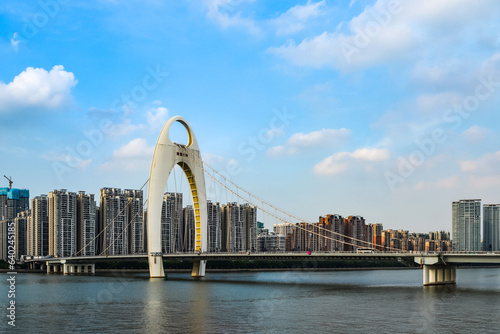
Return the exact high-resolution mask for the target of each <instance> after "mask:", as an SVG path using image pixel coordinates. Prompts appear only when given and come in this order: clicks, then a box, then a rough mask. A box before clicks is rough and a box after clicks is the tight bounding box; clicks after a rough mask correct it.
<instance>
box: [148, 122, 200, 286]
mask: <svg viewBox="0 0 500 334" xmlns="http://www.w3.org/2000/svg"><path fill="white" fill-rule="evenodd" d="M174 122H179V123H181V124H182V125H183V126H184V127H185V128H186V131H187V133H188V138H189V139H188V144H187V145H186V146H184V145H182V144H177V143H172V142H171V141H170V137H169V131H170V127H171V126H172V124H173V123H174ZM195 159H199V161H201V155H200V149H199V147H198V142H197V141H196V137H195V136H194V133H193V130H192V129H191V126H190V125H189V123H188V122H187V121H186V120H185V119H184V118H182V117H181V116H174V117H172V118H170V119H169V120H168V121H167V122H166V123H165V125H164V126H163V129H162V130H161V132H160V136H159V137H158V141H157V142H156V147H155V151H154V154H153V161H152V162H151V172H150V174H149V186H148V213H147V229H148V231H147V237H148V259H149V275H150V277H165V271H164V269H163V258H162V245H161V210H162V203H163V196H164V192H165V187H166V186H167V181H168V177H169V175H170V172H171V171H172V169H173V168H174V167H175V166H176V165H179V166H180V167H181V168H182V170H183V171H184V174H185V175H186V177H187V179H188V183H189V187H190V190H191V195H192V197H193V209H194V219H195V245H196V251H197V252H206V249H207V196H206V189H205V174H204V171H203V168H202V167H201V166H200V165H199V164H196V163H193V164H192V163H191V162H192V161H193V162H194V161H195ZM205 265H206V261H198V262H195V263H194V265H193V271H192V273H191V276H193V277H202V276H205Z"/></svg>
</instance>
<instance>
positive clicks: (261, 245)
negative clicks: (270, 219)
mask: <svg viewBox="0 0 500 334" xmlns="http://www.w3.org/2000/svg"><path fill="white" fill-rule="evenodd" d="M257 251H259V252H283V251H285V236H284V235H281V234H278V233H275V232H269V233H260V234H259V235H258V236H257Z"/></svg>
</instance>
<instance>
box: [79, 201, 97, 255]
mask: <svg viewBox="0 0 500 334" xmlns="http://www.w3.org/2000/svg"><path fill="white" fill-rule="evenodd" d="M96 226H97V214H96V203H95V200H94V194H85V192H84V191H80V192H78V197H77V199H76V231H77V232H76V236H77V237H76V248H77V250H76V251H77V252H78V254H77V255H78V256H93V255H96V240H95V236H96Z"/></svg>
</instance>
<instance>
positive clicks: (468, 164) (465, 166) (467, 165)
mask: <svg viewBox="0 0 500 334" xmlns="http://www.w3.org/2000/svg"><path fill="white" fill-rule="evenodd" d="M458 164H459V165H460V170H461V171H462V172H473V171H475V170H476V169H477V163H476V162H474V161H470V160H465V161H459V162H458Z"/></svg>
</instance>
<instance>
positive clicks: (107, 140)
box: [0, 0, 500, 232]
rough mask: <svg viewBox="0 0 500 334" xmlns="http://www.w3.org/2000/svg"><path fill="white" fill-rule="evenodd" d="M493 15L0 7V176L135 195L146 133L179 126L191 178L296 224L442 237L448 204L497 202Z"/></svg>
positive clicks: (233, 6)
mask: <svg viewBox="0 0 500 334" xmlns="http://www.w3.org/2000/svg"><path fill="white" fill-rule="evenodd" d="M499 12H500V2H498V1H493V0H491V1H488V0H485V1H481V2H477V1H464V0H453V1H452V0H440V1H432V2H431V1H405V0H401V1H362V0H359V1H355V0H352V1H350V2H349V1H328V0H324V1H263V0H254V1H245V0H207V1H201V0H200V1H194V0H193V1H155V0H150V1H132V0H131V1H113V0H101V1H90V2H88V1H62V0H40V1H23V2H19V1H4V2H2V5H0V59H1V66H0V161H1V163H0V165H1V171H0V174H2V175H3V174H6V175H8V176H12V179H13V180H14V187H19V188H29V189H30V193H31V195H32V196H36V195H39V194H42V193H45V194H46V193H48V192H49V191H51V190H53V189H60V188H66V189H68V190H70V191H78V190H85V191H87V192H90V193H95V194H98V192H99V188H101V187H104V186H109V187H120V188H139V187H140V186H142V184H143V183H144V181H145V180H146V179H147V178H148V175H149V168H150V163H151V158H152V152H153V148H154V145H155V142H156V139H157V137H158V134H159V131H160V129H161V126H162V125H163V124H164V122H165V121H166V120H167V119H168V118H169V117H171V116H174V115H181V116H183V117H184V118H185V119H187V120H188V122H189V123H190V124H191V126H192V127H193V129H194V131H195V134H196V136H197V138H198V142H199V144H200V149H201V151H202V154H203V156H204V159H205V161H207V162H208V163H210V164H211V165H212V166H214V167H215V168H217V169H218V170H220V171H221V172H224V173H226V174H227V175H229V176H230V179H231V180H233V181H234V182H236V183H238V184H240V185H241V186H243V187H244V188H246V189H248V190H249V191H251V192H253V193H255V194H256V195H258V196H260V197H262V198H264V199H266V200H268V201H269V202H272V203H274V204H275V205H277V206H278V207H281V208H283V209H285V210H287V211H290V212H292V213H294V214H296V215H298V216H299V217H302V218H303V219H306V220H309V221H313V222H314V221H316V220H317V217H318V216H320V215H324V214H328V213H338V214H341V215H343V216H348V215H362V216H363V217H365V218H366V220H367V222H370V223H382V224H384V227H385V228H404V229H409V230H411V231H418V232H426V231H430V230H440V229H445V230H451V202H452V201H454V200H459V199H465V198H481V199H482V200H483V203H499V202H500V191H499V189H500V173H499V170H500V169H499V167H500V147H499V135H498V130H499V127H500V125H499V124H500V122H499V120H500V119H499V115H498V106H499V96H500V37H499V35H498V31H500V19H499V18H498V13H499ZM177 130H178V133H176V134H174V135H173V138H172V139H173V140H179V141H182V139H183V136H185V135H184V134H183V132H182V131H181V130H182V129H177ZM176 136H177V137H176ZM209 183H210V181H209V180H207V185H208V186H209ZM7 185H8V182H7V180H5V184H4V186H7ZM171 190H172V189H171ZM221 196H222V195H217V196H216V197H220V198H214V200H222V201H224V200H232V199H231V197H230V196H228V197H225V198H222V197H221ZM234 200H236V199H234ZM261 219H263V220H264V221H265V222H266V224H267V225H268V226H269V227H270V226H271V224H272V223H275V221H274V220H273V219H269V218H265V217H261Z"/></svg>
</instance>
